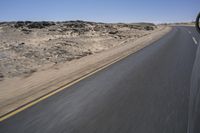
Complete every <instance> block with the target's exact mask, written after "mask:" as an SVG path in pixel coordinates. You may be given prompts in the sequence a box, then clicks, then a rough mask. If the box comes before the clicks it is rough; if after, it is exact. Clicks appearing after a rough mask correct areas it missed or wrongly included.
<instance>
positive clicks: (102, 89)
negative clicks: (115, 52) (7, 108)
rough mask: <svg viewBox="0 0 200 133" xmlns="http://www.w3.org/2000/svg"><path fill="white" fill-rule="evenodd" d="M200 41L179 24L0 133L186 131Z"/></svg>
mask: <svg viewBox="0 0 200 133" xmlns="http://www.w3.org/2000/svg"><path fill="white" fill-rule="evenodd" d="M193 38H195V40H196V42H195V40H194V39H193ZM198 40H199V35H198V34H197V32H196V30H195V28H193V27H174V28H173V30H172V31H171V32H170V33H168V34H167V35H165V36H164V37H163V38H161V39H160V40H159V41H157V42H155V43H153V44H152V45H150V46H148V47H146V48H145V49H143V50H140V51H138V52H137V53H135V54H132V55H130V56H128V57H127V58H125V59H123V60H121V61H119V62H117V63H115V64H113V65H111V66H109V67H107V68H106V69H104V70H101V71H100V72H98V73H96V74H94V75H92V76H90V77H88V78H86V79H84V80H82V81H80V82H79V83H77V84H75V85H73V86H71V87H69V88H67V89H65V90H64V91H62V92H60V93H57V94H55V95H54V96H51V97H50V98H48V99H45V100H43V101H42V102H40V103H38V104H36V105H34V106H32V107H30V108H28V109H26V110H24V111H22V112H20V113H18V114H17V115H14V116H12V117H10V118H8V119H6V120H4V121H3V122H1V123H0V133H186V132H187V125H188V106H189V92H190V86H191V84H190V80H191V74H192V69H193V64H194V61H195V55H196V51H197V47H198ZM195 43H196V44H195Z"/></svg>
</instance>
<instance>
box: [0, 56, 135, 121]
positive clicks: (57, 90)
mask: <svg viewBox="0 0 200 133" xmlns="http://www.w3.org/2000/svg"><path fill="white" fill-rule="evenodd" d="M133 53H134V52H133ZM133 53H129V54H127V55H124V56H122V57H120V58H117V59H116V60H114V61H112V62H111V63H108V64H106V65H105V66H102V67H100V68H97V70H94V71H93V72H91V73H88V74H86V75H84V76H82V77H80V78H78V79H77V80H75V81H73V82H71V83H68V84H66V85H64V86H63V87H60V88H58V89H56V90H55V91H53V92H51V93H48V94H46V95H44V96H42V97H40V98H38V99H36V100H34V101H32V102H30V103H28V104H25V105H24V106H22V107H20V108H18V109H16V110H14V111H11V112H10V113H7V114H6V115H3V116H1V117H0V122H2V121H3V120H5V119H8V118H9V117H11V116H13V115H16V114H17V113H19V112H21V111H23V110H25V109H27V108H29V107H31V106H33V105H35V104H36V103H39V102H41V101H42V100H44V99H47V98H48V97H50V96H52V95H54V94H56V93H58V92H60V91H62V90H64V89H66V88H68V87H70V86H72V85H74V84H76V83H77V82H79V81H81V80H83V79H85V78H87V77H89V76H91V75H93V74H95V73H97V72H99V71H101V70H103V69H105V68H106V67H108V66H110V65H112V64H114V63H116V62H118V61H120V60H122V59H124V58H126V57H128V56H129V55H131V54H133Z"/></svg>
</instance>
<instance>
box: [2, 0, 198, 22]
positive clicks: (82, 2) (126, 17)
mask: <svg viewBox="0 0 200 133" xmlns="http://www.w3.org/2000/svg"><path fill="white" fill-rule="evenodd" d="M199 11H200V0H0V21H17V20H32V21H41V20H52V21H64V20H87V21H98V22H155V23H160V22H183V21H192V20H194V18H195V17H196V15H197V13H198V12H199Z"/></svg>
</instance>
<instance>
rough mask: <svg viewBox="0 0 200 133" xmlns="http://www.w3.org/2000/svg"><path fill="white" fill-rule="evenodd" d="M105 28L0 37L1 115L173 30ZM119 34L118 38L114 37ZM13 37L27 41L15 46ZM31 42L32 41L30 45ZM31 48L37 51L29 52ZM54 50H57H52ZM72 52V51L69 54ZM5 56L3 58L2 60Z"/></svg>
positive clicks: (158, 28) (159, 28) (160, 28)
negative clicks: (95, 31)
mask: <svg viewBox="0 0 200 133" xmlns="http://www.w3.org/2000/svg"><path fill="white" fill-rule="evenodd" d="M54 26H55V25H54ZM54 26H53V27H54ZM104 26H105V25H104ZM50 27H52V26H50ZM48 28H49V27H48ZM2 29H3V31H2ZM13 29H15V28H13ZM13 29H12V30H13ZM101 29H102V27H101ZM103 29H104V30H105V31H106V32H105V33H104V32H102V31H101V32H98V33H94V34H95V36H94V37H92V36H91V33H89V32H91V31H89V32H86V33H84V34H83V35H74V34H73V35H65V34H64V35H60V34H58V33H52V34H56V35H47V36H46V34H47V33H49V32H47V33H45V34H44V33H43V32H45V31H43V30H46V28H45V29H34V30H36V31H34V32H33V31H32V32H33V33H29V34H33V35H30V36H31V38H29V37H27V38H26V35H24V37H23V38H22V39H20V40H18V37H15V38H12V39H9V37H8V38H7V37H6V36H0V37H1V38H4V39H5V38H7V41H5V40H6V39H5V40H4V41H2V40H3V39H2V40H1V48H0V50H1V52H0V53H1V55H0V56H1V60H0V61H1V62H0V63H1V69H0V70H1V73H2V74H4V76H3V77H2V81H1V82H0V91H1V93H0V116H1V115H3V114H5V113H7V112H9V111H11V110H13V109H15V108H17V107H19V106H22V105H24V104H26V103H27V102H30V101H32V100H34V99H36V98H38V97H40V96H42V95H44V94H46V93H48V92H50V91H52V90H55V89H57V88H59V87H61V86H63V85H65V84H68V83H69V82H71V81H73V80H75V79H77V78H80V77H81V76H83V75H85V74H88V73H90V72H92V71H94V70H96V69H98V68H100V67H102V66H104V65H106V64H108V63H110V62H112V61H113V60H115V59H117V58H120V57H123V56H126V55H127V54H129V53H132V52H136V51H138V50H140V49H142V48H144V47H145V46H147V45H149V44H150V43H151V42H153V41H155V40H157V39H159V38H160V37H161V36H162V35H164V34H166V33H167V32H168V31H169V30H170V28H169V27H157V28H156V29H154V30H150V31H149V30H148V31H146V30H144V29H140V30H139V29H130V28H128V29H127V27H125V28H124V27H122V28H121V27H120V28H119V27H118V28H117V31H118V32H117V33H115V34H113V33H112V34H111V35H110V34H108V33H107V32H109V31H108V29H106V28H103ZM9 30H11V29H10V28H8V29H7V30H6V32H9V33H10V32H11V31H9ZM17 30H18V29H17ZM38 30H42V31H38ZM115 30H116V29H115ZM115 30H114V32H115ZM119 31H120V32H119ZM121 31H122V32H121ZM17 32H21V31H17ZM35 32H36V33H37V34H40V35H39V36H41V38H40V39H38V40H37V38H39V36H38V35H35V34H36V33H35ZM112 32H113V29H112ZM2 33H3V34H4V35H5V27H3V28H1V29H0V35H2ZM119 33H120V34H119ZM10 34H11V33H10ZM12 34H17V35H15V36H18V34H19V33H14V32H13V33H12ZM62 34H63V33H62ZM102 34H103V35H102ZM104 34H105V35H104ZM121 35H123V36H124V37H121V39H120V38H118V37H119V36H121ZM22 36H23V35H22ZM33 36H36V38H35V39H34V37H33ZM44 36H45V37H44ZM116 36H117V38H115V37H116ZM20 37H21V36H20ZM15 39H16V40H15ZM23 39H24V40H23ZM49 39H50V40H49ZM13 40H14V41H15V42H20V43H24V44H20V43H19V44H20V45H17V46H16V47H18V46H19V47H22V48H20V50H21V51H20V50H19V49H18V48H16V47H14V46H15V45H14V43H13ZM29 43H30V44H31V45H28V44H29ZM2 44H3V45H2ZM10 44H12V45H10ZM13 45H14V46H13ZM66 45H67V46H66ZM68 45H69V46H68ZM2 46H3V47H2ZM55 46H56V48H55ZM58 47H59V48H58ZM45 48H46V50H45V51H48V52H44V51H43V50H44V49H45ZM54 48H55V49H54ZM15 50H16V51H15ZM18 50H19V52H18ZM60 50H61V51H62V50H65V52H64V53H62V52H61V53H62V54H61V55H60V54H58V53H59V52H58V51H60ZM2 51H3V52H2ZM30 51H34V52H31V53H29V52H30ZM38 51H39V54H36V55H37V56H35V55H34V53H35V52H36V53H37V52H38ZM66 51H68V52H66ZM53 52H58V53H56V54H52V53H53ZM69 52H71V53H70V54H68V53H69ZM8 53H9V54H8ZM25 53H29V54H28V55H29V56H28V57H26V56H25V57H24V54H25ZM47 53H50V54H48V55H49V56H48V57H49V58H48V59H46V57H47V56H46V54H47ZM66 53H67V54H66ZM85 53H86V54H85ZM25 55H26V54H25ZM86 55H87V56H86ZM5 57H6V59H5ZM29 57H30V58H29ZM40 57H41V58H40ZM7 58H8V59H7ZM44 58H45V59H44ZM2 59H4V60H3V61H2ZM7 62H8V64H9V63H10V64H11V67H9V65H7V67H5V66H4V65H5V64H6V63H7ZM16 64H17V65H16ZM2 66H4V67H2ZM16 66H20V68H16ZM24 66H25V67H24ZM13 69H14V71H13ZM32 69H33V70H32ZM9 71H10V73H9ZM18 71H20V72H18ZM24 71H25V72H24ZM26 71H28V72H26Z"/></svg>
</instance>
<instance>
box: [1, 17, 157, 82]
mask: <svg viewBox="0 0 200 133" xmlns="http://www.w3.org/2000/svg"><path fill="white" fill-rule="evenodd" d="M153 29H156V26H154V25H152V24H104V23H93V22H84V21H69V22H59V23H58V22H57V23H54V22H40V23H39V22H35V23H34V22H17V23H3V24H0V80H4V79H8V78H13V77H18V76H21V77H22V76H25V77H27V76H29V75H31V74H32V73H34V72H36V71H39V69H41V68H42V69H44V67H45V66H48V67H51V66H53V65H55V64H60V63H65V62H67V61H71V60H74V59H79V58H81V57H84V56H87V55H91V54H95V53H98V52H101V51H104V50H107V49H109V48H112V47H115V46H118V45H121V44H122V43H124V42H125V41H126V40H128V39H130V38H131V39H132V40H136V39H138V38H140V37H142V36H145V35H148V34H150V33H151V32H152V31H153Z"/></svg>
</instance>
